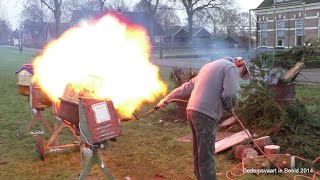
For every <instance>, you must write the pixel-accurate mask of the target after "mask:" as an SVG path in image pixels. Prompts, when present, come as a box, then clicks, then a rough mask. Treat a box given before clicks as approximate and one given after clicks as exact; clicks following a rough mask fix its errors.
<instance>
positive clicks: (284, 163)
mask: <svg viewBox="0 0 320 180" xmlns="http://www.w3.org/2000/svg"><path fill="white" fill-rule="evenodd" d="M269 159H270V160H271V161H272V162H273V163H274V164H275V165H277V166H278V167H279V168H281V169H283V168H290V169H292V168H294V167H295V157H294V156H292V155H289V154H282V155H279V156H278V155H277V156H270V157H269ZM273 163H271V168H276V166H275V165H274V164H273Z"/></svg>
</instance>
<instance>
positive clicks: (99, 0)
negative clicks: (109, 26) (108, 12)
mask: <svg viewBox="0 0 320 180" xmlns="http://www.w3.org/2000/svg"><path fill="white" fill-rule="evenodd" d="M105 2H106V0H98V3H99V9H100V11H101V12H102V11H104V3H105Z"/></svg>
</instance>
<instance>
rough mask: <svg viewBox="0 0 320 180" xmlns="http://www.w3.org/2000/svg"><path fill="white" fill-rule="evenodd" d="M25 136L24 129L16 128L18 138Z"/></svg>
mask: <svg viewBox="0 0 320 180" xmlns="http://www.w3.org/2000/svg"><path fill="white" fill-rule="evenodd" d="M22 137H23V131H22V130H21V129H18V130H16V138H17V139H18V140H21V139H22Z"/></svg>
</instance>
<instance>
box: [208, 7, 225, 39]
mask: <svg viewBox="0 0 320 180" xmlns="http://www.w3.org/2000/svg"><path fill="white" fill-rule="evenodd" d="M205 11H206V12H205V19H206V23H207V24H206V26H207V27H208V29H211V31H212V33H213V36H215V35H217V33H218V31H219V28H220V27H221V13H222V11H223V10H222V9H206V10H205Z"/></svg>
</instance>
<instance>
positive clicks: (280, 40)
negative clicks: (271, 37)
mask: <svg viewBox="0 0 320 180" xmlns="http://www.w3.org/2000/svg"><path fill="white" fill-rule="evenodd" d="M284 31H285V21H284V20H278V21H277V46H281V47H282V46H284Z"/></svg>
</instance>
